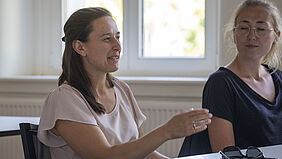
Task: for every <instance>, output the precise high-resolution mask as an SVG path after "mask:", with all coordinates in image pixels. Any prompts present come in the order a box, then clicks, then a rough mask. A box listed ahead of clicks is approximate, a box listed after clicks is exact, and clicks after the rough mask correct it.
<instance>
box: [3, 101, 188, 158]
mask: <svg viewBox="0 0 282 159" xmlns="http://www.w3.org/2000/svg"><path fill="white" fill-rule="evenodd" d="M0 101H1V102H0V115H13V116H40V112H41V108H42V106H41V105H42V103H43V101H42V100H37V101H35V102H34V100H33V102H27V100H26V99H24V100H23V99H19V100H15V99H13V100H12V102H11V101H9V102H7V101H6V102H3V100H0ZM17 101H21V104H19V102H17ZM23 101H25V102H23ZM164 105H166V106H164ZM171 105H175V102H173V104H171ZM180 105H182V106H180V107H175V106H169V104H168V102H163V103H160V102H157V101H153V102H152V101H151V102H150V101H149V102H143V103H142V102H141V104H140V103H139V106H140V107H141V110H142V112H143V113H144V114H145V115H146V117H147V120H146V121H145V122H144V124H143V130H144V133H145V134H146V133H148V132H150V131H151V130H153V129H154V128H156V127H157V126H159V125H160V124H163V123H165V122H167V121H168V120H169V119H170V118H171V117H172V116H173V115H174V114H177V113H179V112H181V111H183V110H184V109H187V103H185V104H183V103H182V104H180ZM182 142H183V138H182V139H176V140H170V141H168V142H166V143H165V144H163V145H161V146H160V147H159V148H158V150H157V151H159V152H160V153H162V154H164V155H167V156H169V157H176V156H177V155H178V152H179V150H180V147H181V145H182ZM23 158H24V156H23V149H22V144H21V138H20V136H12V137H1V138H0V159H23Z"/></svg>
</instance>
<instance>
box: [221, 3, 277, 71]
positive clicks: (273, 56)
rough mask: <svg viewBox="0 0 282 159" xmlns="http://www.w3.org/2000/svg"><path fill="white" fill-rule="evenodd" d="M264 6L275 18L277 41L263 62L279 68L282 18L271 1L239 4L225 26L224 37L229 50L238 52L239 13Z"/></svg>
mask: <svg viewBox="0 0 282 159" xmlns="http://www.w3.org/2000/svg"><path fill="white" fill-rule="evenodd" d="M255 6H259V7H263V8H264V9H266V10H267V11H268V12H269V13H270V14H271V16H272V19H273V28H274V31H275V33H276V42H275V43H273V45H272V47H271V50H270V51H269V53H268V54H267V55H266V56H265V57H264V59H263V61H262V64H266V65H268V66H269V67H270V68H274V69H275V70H277V69H278V68H279V66H280V64H281V53H282V38H281V36H278V35H277V33H278V32H281V30H282V24H281V23H282V22H281V21H282V18H281V13H280V11H279V10H278V9H277V7H276V6H275V5H273V3H271V2H270V1H269V0H246V1H244V2H242V3H241V4H239V5H238V7H237V9H235V11H234V13H233V15H232V17H231V19H230V21H229V23H227V24H226V26H225V33H224V39H225V40H226V42H227V45H228V48H229V50H228V51H229V52H230V51H232V52H234V51H236V52H238V50H237V48H236V45H235V43H234V32H233V30H234V27H235V25H236V20H237V17H238V15H239V14H240V13H241V11H242V10H243V9H244V8H246V7H255Z"/></svg>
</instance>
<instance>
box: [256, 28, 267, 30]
mask: <svg viewBox="0 0 282 159" xmlns="http://www.w3.org/2000/svg"><path fill="white" fill-rule="evenodd" d="M265 30H266V29H265V28H257V31H265Z"/></svg>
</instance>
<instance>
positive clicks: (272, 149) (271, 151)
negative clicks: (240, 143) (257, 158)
mask: <svg viewBox="0 0 282 159" xmlns="http://www.w3.org/2000/svg"><path fill="white" fill-rule="evenodd" d="M259 149H260V150H261V151H262V153H263V155H264V157H271V158H279V159H282V145H274V146H266V147H260V148H259ZM245 151H246V150H242V152H243V153H245ZM178 159H221V155H220V154H219V153H211V154H204V155H195V156H189V157H181V158H178Z"/></svg>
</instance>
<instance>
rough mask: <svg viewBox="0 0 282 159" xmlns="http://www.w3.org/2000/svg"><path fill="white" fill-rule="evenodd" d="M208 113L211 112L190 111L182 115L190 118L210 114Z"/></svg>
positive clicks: (204, 110)
mask: <svg viewBox="0 0 282 159" xmlns="http://www.w3.org/2000/svg"><path fill="white" fill-rule="evenodd" d="M208 113H209V111H208V110H207V109H197V110H190V111H186V112H183V113H181V115H182V114H183V115H185V116H188V117H189V118H190V117H193V116H198V115H203V114H208Z"/></svg>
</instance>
